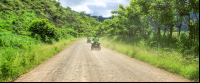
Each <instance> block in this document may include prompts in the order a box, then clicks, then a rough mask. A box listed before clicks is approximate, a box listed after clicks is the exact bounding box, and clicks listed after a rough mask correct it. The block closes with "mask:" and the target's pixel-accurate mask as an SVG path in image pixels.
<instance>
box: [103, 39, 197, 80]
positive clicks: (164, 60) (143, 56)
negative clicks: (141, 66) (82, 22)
mask: <svg viewBox="0 0 200 83" xmlns="http://www.w3.org/2000/svg"><path fill="white" fill-rule="evenodd" d="M118 38H121V37H118V36H114V37H110V38H108V37H102V38H100V42H101V44H102V45H103V46H106V47H108V48H110V49H113V50H115V51H118V52H120V53H123V54H126V55H128V56H130V57H132V58H136V59H139V60H141V61H144V62H147V63H150V64H152V65H154V66H157V67H159V68H162V69H165V70H167V71H169V72H172V73H175V74H178V75H181V76H184V77H186V78H188V79H190V80H192V81H197V82H198V81H199V58H198V57H196V56H194V55H187V56H185V55H183V54H182V53H180V52H177V51H176V50H175V49H172V48H168V47H165V49H167V50H165V49H164V48H159V47H158V48H156V47H150V46H148V45H147V44H146V43H145V41H142V40H140V41H139V42H137V43H134V41H135V39H134V38H131V37H129V38H127V39H123V38H122V39H121V40H119V39H118ZM169 49H170V50H169Z"/></svg>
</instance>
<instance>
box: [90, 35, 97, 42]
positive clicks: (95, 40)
mask: <svg viewBox="0 0 200 83" xmlns="http://www.w3.org/2000/svg"><path fill="white" fill-rule="evenodd" d="M92 41H94V43H98V41H99V38H97V35H95V36H94V38H93V39H92Z"/></svg>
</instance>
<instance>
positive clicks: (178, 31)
mask: <svg viewBox="0 0 200 83" xmlns="http://www.w3.org/2000/svg"><path fill="white" fill-rule="evenodd" d="M181 27H182V24H180V25H179V26H178V28H179V30H178V34H179V35H180V32H181Z"/></svg>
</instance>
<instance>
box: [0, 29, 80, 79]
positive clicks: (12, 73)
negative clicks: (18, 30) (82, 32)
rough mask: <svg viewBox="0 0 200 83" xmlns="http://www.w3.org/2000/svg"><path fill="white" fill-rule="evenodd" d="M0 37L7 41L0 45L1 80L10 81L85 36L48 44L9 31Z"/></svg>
mask: <svg viewBox="0 0 200 83" xmlns="http://www.w3.org/2000/svg"><path fill="white" fill-rule="evenodd" d="M11 36H12V37H11ZM0 39H1V40H2V41H5V43H6V45H1V47H0V81H2V82H8V81H12V80H14V79H16V78H17V77H18V76H20V75H22V74H23V73H26V72H28V71H30V70H31V69H33V68H35V67H36V66H37V65H39V64H41V63H43V62H44V61H46V60H47V59H49V58H51V57H52V56H54V55H55V54H57V53H58V52H60V51H61V50H62V49H64V48H65V47H67V46H68V45H70V44H72V43H74V42H76V41H78V40H81V39H83V38H73V37H68V39H61V40H60V41H59V42H55V41H53V44H47V43H43V42H40V40H36V39H34V38H29V37H28V36H21V35H16V34H12V33H9V32H8V33H4V34H3V36H2V35H1V36H0ZM21 45H22V46H21ZM18 46H20V47H18ZM21 47H23V48H21Z"/></svg>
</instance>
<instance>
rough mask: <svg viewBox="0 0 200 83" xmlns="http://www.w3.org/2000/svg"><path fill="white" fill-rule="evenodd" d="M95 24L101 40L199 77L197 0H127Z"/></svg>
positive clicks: (130, 53) (194, 78)
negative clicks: (125, 3)
mask: <svg viewBox="0 0 200 83" xmlns="http://www.w3.org/2000/svg"><path fill="white" fill-rule="evenodd" d="M111 13H113V15H112V17H113V19H106V20H104V22H103V23H101V24H100V25H99V26H98V30H99V33H98V34H99V35H100V36H101V37H102V38H101V39H100V40H101V41H100V43H101V44H102V45H104V46H106V47H108V48H111V49H113V50H116V51H118V52H121V53H123V54H127V55H129V56H131V57H133V58H136V59H139V60H142V61H145V62H148V63H150V64H153V65H155V66H157V67H159V68H163V69H165V70H167V71H170V72H172V73H175V74H178V75H181V76H184V77H186V78H188V79H190V80H193V81H199V1H198V0H189V1H188V0H172V1H169V0H167V1H166V0H130V4H129V5H127V6H125V7H124V6H123V4H120V5H119V9H117V10H113V11H111Z"/></svg>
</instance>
